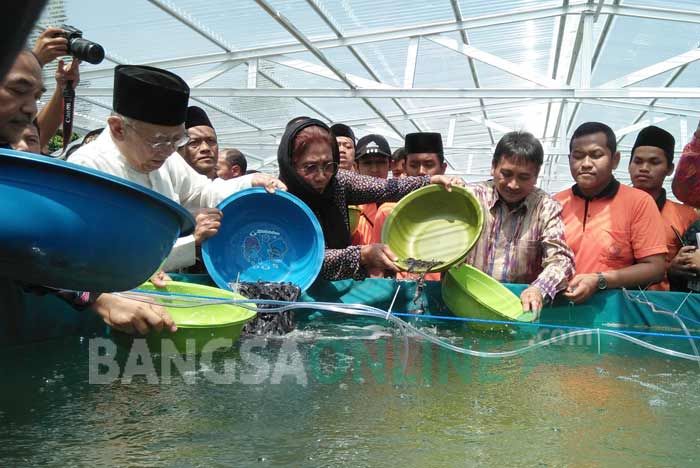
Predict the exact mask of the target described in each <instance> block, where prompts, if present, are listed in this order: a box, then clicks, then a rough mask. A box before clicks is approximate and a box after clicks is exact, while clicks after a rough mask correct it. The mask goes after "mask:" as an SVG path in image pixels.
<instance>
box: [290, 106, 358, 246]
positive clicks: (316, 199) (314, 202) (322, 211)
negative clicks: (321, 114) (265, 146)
mask: <svg viewBox="0 0 700 468" xmlns="http://www.w3.org/2000/svg"><path fill="white" fill-rule="evenodd" d="M312 126H316V127H321V128H323V129H324V130H326V131H327V132H328V133H329V134H330V133H331V132H330V129H329V128H328V126H327V125H326V124H324V123H323V122H321V121H320V120H316V119H311V118H309V119H303V120H300V121H298V122H295V123H294V124H292V125H289V126H288V127H287V129H286V130H285V132H284V135H283V136H282V140H281V141H280V146H279V148H278V149H277V163H278V165H279V170H280V176H279V178H280V180H281V181H282V182H284V183H285V184H286V185H287V189H288V191H289V193H291V194H293V195H296V196H297V197H299V198H301V199H302V200H303V201H304V203H306V204H307V205H309V207H310V208H311V210H312V211H313V212H314V214H316V217H317V218H318V220H319V222H320V223H321V228H322V229H323V237H324V239H325V242H326V247H327V248H330V249H344V248H345V247H347V246H348V245H350V231H349V229H348V226H347V225H346V222H345V219H346V217H347V214H346V211H347V207H345V206H342V207H341V206H337V204H336V203H335V199H334V193H335V191H336V188H337V185H338V180H337V179H336V173H337V169H336V173H334V174H333V176H332V177H331V180H330V181H329V182H328V185H327V186H326V188H325V190H324V191H323V192H322V193H319V192H317V191H316V190H315V189H314V188H313V187H311V186H310V185H309V184H307V183H306V182H304V179H302V178H301V177H300V176H299V175H298V174H297V172H296V169H295V168H294V164H293V161H292V152H293V150H294V138H295V137H296V136H297V135H298V134H299V132H300V131H302V130H303V129H305V128H306V127H312ZM329 143H330V142H329ZM330 146H331V152H332V155H333V161H335V163H336V164H338V163H340V152H339V151H338V145H336V144H331V145H330Z"/></svg>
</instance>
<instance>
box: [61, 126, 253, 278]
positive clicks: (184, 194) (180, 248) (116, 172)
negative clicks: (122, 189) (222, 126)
mask: <svg viewBox="0 0 700 468" xmlns="http://www.w3.org/2000/svg"><path fill="white" fill-rule="evenodd" d="M69 161H70V162H72V163H75V164H80V165H82V166H86V167H90V168H92V169H97V170H99V171H102V172H106V173H108V174H111V175H113V176H117V177H121V178H123V179H127V180H129V181H131V182H135V183H137V184H139V185H142V186H144V187H147V188H149V189H151V190H154V191H156V192H158V193H160V194H161V195H164V196H166V197H168V198H169V199H171V200H173V201H175V202H177V203H179V204H181V205H182V206H184V207H185V208H187V209H188V210H190V211H191V212H194V211H195V210H197V209H199V208H213V207H215V206H216V205H218V204H219V203H220V202H221V201H222V200H224V199H225V198H226V197H228V196H229V195H231V194H233V193H235V192H238V191H240V190H243V189H246V188H250V187H251V179H252V178H253V176H252V175H249V176H244V177H236V178H235V179H230V180H223V179H215V180H210V179H209V178H208V177H206V176H203V175H201V174H199V173H198V172H197V171H195V170H194V169H192V168H191V167H190V165H189V164H187V162H185V160H184V159H183V158H182V156H180V155H179V154H178V153H173V154H172V155H170V157H168V159H166V160H165V163H164V164H163V165H162V166H161V167H160V168H158V169H156V170H155V171H151V172H149V173H148V174H144V173H143V172H138V171H137V170H135V169H133V168H132V167H131V166H130V165H129V163H128V162H127V160H126V158H125V157H124V156H123V155H122V154H121V152H120V151H119V149H118V148H117V145H115V144H114V141H113V140H112V134H111V132H110V131H109V127H107V128H106V129H105V131H103V132H102V133H101V134H100V136H99V137H97V139H96V140H95V141H93V142H92V143H90V144H89V145H85V146H83V147H81V148H80V149H78V150H77V151H76V152H75V153H73V154H72V155H71V156H70V159H69ZM194 263H195V245H194V236H187V237H182V238H180V239H178V241H177V242H176V243H175V246H174V247H173V250H172V251H171V253H170V255H169V256H168V258H167V259H166V261H165V263H164V265H163V269H164V270H165V271H171V270H174V269H177V268H183V267H186V266H190V265H194Z"/></svg>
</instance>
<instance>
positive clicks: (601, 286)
mask: <svg viewBox="0 0 700 468" xmlns="http://www.w3.org/2000/svg"><path fill="white" fill-rule="evenodd" d="M596 275H598V290H599V291H604V290H606V289H608V280H606V279H605V276H604V275H603V274H602V273H601V272H598V273H596Z"/></svg>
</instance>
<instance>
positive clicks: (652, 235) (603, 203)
mask: <svg viewBox="0 0 700 468" xmlns="http://www.w3.org/2000/svg"><path fill="white" fill-rule="evenodd" d="M554 199H555V200H557V201H559V202H560V203H561V205H562V208H563V211H562V217H563V219H564V226H565V233H566V242H567V244H569V246H570V247H571V249H572V250H573V251H574V254H575V255H576V272H577V273H579V274H580V273H597V272H605V271H612V270H619V269H621V268H625V267H628V266H630V265H634V264H635V263H636V262H637V261H638V260H639V259H642V258H645V257H649V256H651V255H657V254H666V253H667V252H668V249H667V248H666V238H665V235H664V230H663V229H659V227H660V226H663V220H662V219H661V214H660V213H659V209H658V208H657V206H656V204H655V203H654V200H653V199H652V198H651V196H650V195H649V194H648V193H646V192H643V191H641V190H638V189H635V188H632V187H627V186H626V185H620V183H619V182H618V181H616V180H614V179H613V180H612V181H611V182H610V184H609V185H608V186H607V187H606V188H605V189H604V190H603V192H601V193H600V194H598V195H597V196H595V197H593V198H586V197H584V196H583V194H582V193H581V192H580V190H578V186H576V185H574V186H573V187H572V188H570V189H567V190H564V191H562V192H559V193H558V194H556V195H555V196H554Z"/></svg>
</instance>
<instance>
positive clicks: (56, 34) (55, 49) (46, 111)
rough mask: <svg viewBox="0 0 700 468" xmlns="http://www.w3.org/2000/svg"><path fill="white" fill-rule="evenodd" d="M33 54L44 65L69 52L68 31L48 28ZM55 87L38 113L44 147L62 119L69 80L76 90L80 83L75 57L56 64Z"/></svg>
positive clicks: (77, 62)
mask: <svg viewBox="0 0 700 468" xmlns="http://www.w3.org/2000/svg"><path fill="white" fill-rule="evenodd" d="M33 52H34V55H35V56H36V58H37V60H38V61H39V63H40V64H41V66H42V67H44V66H45V65H46V64H48V63H50V62H52V61H53V60H55V59H57V58H58V57H61V56H64V55H68V38H67V37H66V32H65V31H64V30H63V29H60V28H46V29H45V30H44V31H43V32H42V33H41V34H40V35H39V37H38V38H37V41H36V44H35V45H34V50H33ZM55 79H56V89H55V90H54V93H53V95H52V96H51V99H50V100H49V102H48V103H46V106H44V108H43V109H42V110H41V112H39V115H38V116H37V124H38V127H39V136H40V141H41V147H42V148H43V147H45V146H46V145H47V144H48V143H49V140H50V139H51V137H52V136H54V134H55V133H56V130H58V128H59V127H60V126H61V123H62V122H63V88H64V87H65V85H66V83H67V82H68V81H72V82H73V89H75V88H76V87H77V86H78V83H79V82H80V60H78V59H76V58H73V60H72V61H71V62H70V64H68V65H66V64H65V63H64V61H63V60H59V61H58V65H57V67H56V75H55Z"/></svg>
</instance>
